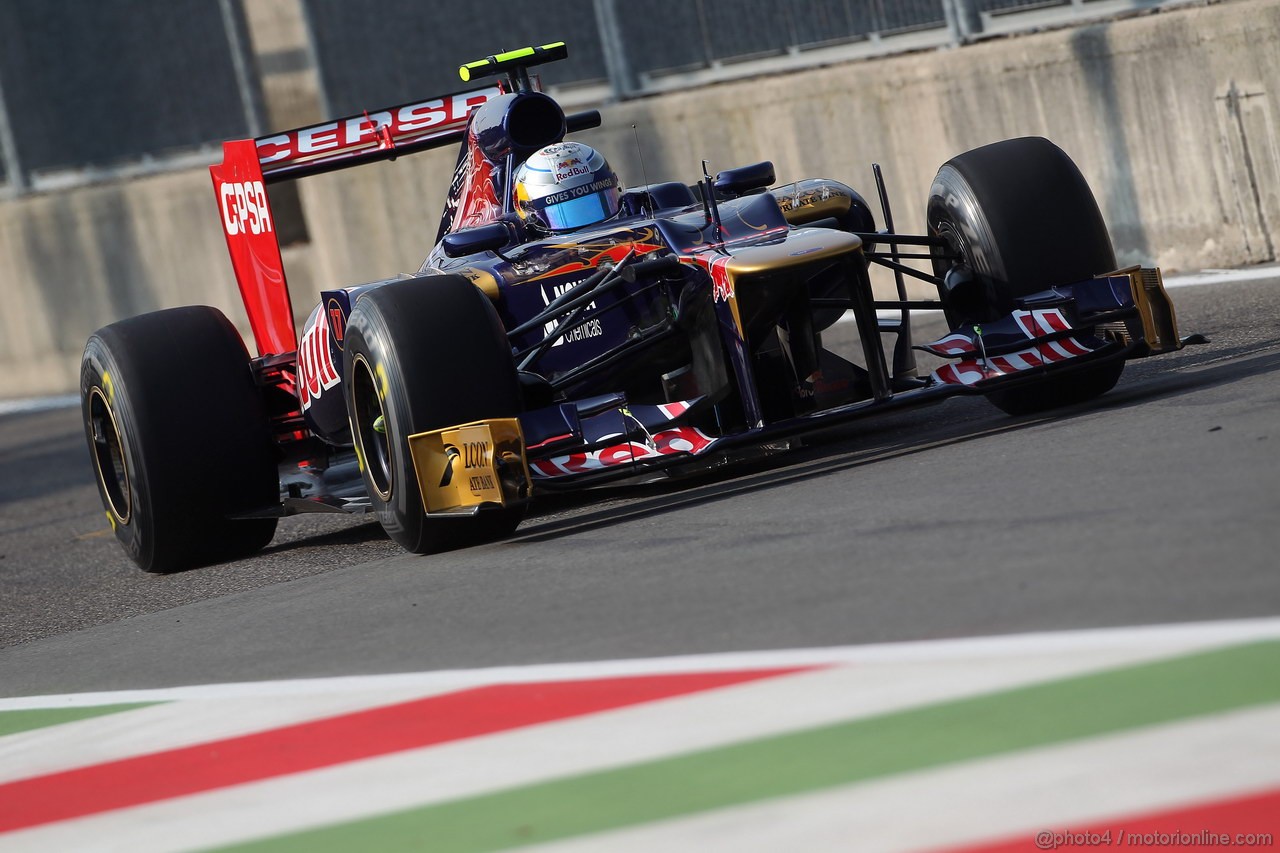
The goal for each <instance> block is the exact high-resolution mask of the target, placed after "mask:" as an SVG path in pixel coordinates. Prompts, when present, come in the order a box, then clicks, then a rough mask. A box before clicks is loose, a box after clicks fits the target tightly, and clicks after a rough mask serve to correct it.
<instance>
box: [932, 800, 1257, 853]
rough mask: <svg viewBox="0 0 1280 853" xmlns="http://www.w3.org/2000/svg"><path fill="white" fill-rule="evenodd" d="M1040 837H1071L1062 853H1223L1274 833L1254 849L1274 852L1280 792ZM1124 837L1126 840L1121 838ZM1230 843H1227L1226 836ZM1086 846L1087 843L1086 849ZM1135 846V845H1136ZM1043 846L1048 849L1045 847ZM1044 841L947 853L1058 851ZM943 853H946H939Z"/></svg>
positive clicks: (1033, 838)
mask: <svg viewBox="0 0 1280 853" xmlns="http://www.w3.org/2000/svg"><path fill="white" fill-rule="evenodd" d="M1108 831H1109V832H1110V833H1111V843H1110V845H1107V844H1100V843H1091V836H1092V837H1101V836H1103V835H1104V833H1107V832H1108ZM1038 832H1040V833H1047V834H1048V836H1049V838H1050V840H1051V841H1052V840H1053V838H1054V836H1053V833H1055V832H1057V833H1069V834H1070V836H1071V837H1070V838H1063V839H1062V840H1061V844H1059V845H1058V846H1057V849H1067V848H1068V846H1073V847H1075V848H1081V849H1083V848H1087V847H1103V848H1105V847H1108V846H1110V847H1115V848H1120V849H1125V850H1132V849H1136V848H1144V847H1145V848H1150V849H1153V850H1154V849H1177V850H1221V849H1223V848H1225V847H1234V846H1237V845H1239V844H1241V843H1242V840H1237V839H1236V837H1235V836H1236V835H1238V834H1257V833H1271V834H1272V840H1271V842H1270V843H1269V844H1255V845H1253V847H1254V849H1271V848H1272V847H1273V845H1274V844H1275V843H1276V839H1277V837H1280V789H1275V790H1271V791H1263V792H1262V793H1259V794H1250V795H1248V796H1243V797H1234V798H1232V799H1228V800H1216V801H1214V802H1209V803H1202V804H1200V805H1195V806H1187V807H1184V808H1178V809H1169V810H1167V811H1160V812H1147V813H1145V814H1139V815H1134V816H1131V817H1118V818H1112V819H1110V820H1108V821H1106V822H1105V823H1092V824H1087V825H1083V826H1081V825H1075V824H1073V825H1070V826H1053V827H1049V826H1046V827H1044V828H1043V829H1042V830H1038ZM1117 834H1123V836H1124V837H1123V838H1117ZM1224 835H1225V836H1227V837H1228V839H1229V840H1228V841H1227V843H1225V844H1223V843H1222V836H1224ZM1081 842H1084V843H1081ZM1131 842H1132V843H1131ZM1042 845H1043V846H1042ZM1053 846H1054V845H1053V843H1049V844H1045V842H1044V841H1043V839H1042V840H1041V841H1040V843H1037V832H1028V833H1025V834H1023V835H1020V836H1018V837H1016V838H1013V839H1005V840H1003V841H996V842H991V843H985V844H975V845H973V846H971V847H951V848H946V853H1021V851H1029V850H1037V849H1039V850H1045V849H1049V848H1051V847H1053ZM939 853H941V851H939Z"/></svg>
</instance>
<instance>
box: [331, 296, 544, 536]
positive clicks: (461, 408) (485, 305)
mask: <svg viewBox="0 0 1280 853" xmlns="http://www.w3.org/2000/svg"><path fill="white" fill-rule="evenodd" d="M343 359H344V364H343V367H344V374H343V375H344V377H345V378H344V381H343V386H344V390H345V394H346V400H347V412H348V414H349V415H350V417H351V435H352V438H353V440H354V441H355V443H356V451H357V453H358V454H359V458H360V468H361V471H362V473H363V475H364V482H365V487H366V488H367V489H368V491H369V500H370V502H371V503H372V504H373V508H374V510H375V511H376V512H377V515H378V520H379V521H380V522H381V523H382V526H383V528H384V529H385V530H386V531H387V534H388V535H389V536H390V537H391V538H392V539H394V540H395V541H396V542H397V543H399V544H400V545H401V546H402V547H404V548H405V549H406V550H408V551H411V552H413V553H415V554H426V553H430V552H432V551H440V550H443V549H446V548H451V547H454V546H456V545H459V544H463V543H466V542H469V541H478V540H484V539H494V538H499V537H501V536H505V535H507V534H509V533H510V532H511V531H513V530H515V528H516V526H517V525H519V523H520V521H521V520H522V519H523V518H524V513H525V507H524V506H523V505H520V506H513V507H507V508H504V509H500V510H485V511H483V512H481V513H478V514H476V515H474V516H465V517H458V518H428V517H427V515H426V512H425V509H424V507H423V505H422V494H421V492H420V491H419V489H418V482H417V479H416V475H415V472H414V466H413V458H412V457H411V456H410V453H409V442H408V437H409V436H410V435H414V434H416V433H420V432H428V431H430V430H434V429H441V428H443V427H448V426H454V425H457V424H463V423H468V422H471V421H478V420H486V419H491V418H512V417H515V416H516V415H518V414H519V413H520V410H521V395H520V386H519V381H518V380H517V378H516V369H515V362H514V361H513V360H512V357H511V349H510V345H509V343H508V342H507V335H506V332H505V330H504V329H503V327H502V323H501V321H500V320H499V319H498V315H497V312H496V311H495V310H494V308H493V305H492V304H491V303H490V302H489V299H488V297H486V296H485V295H484V293H483V292H481V291H480V289H479V288H477V287H476V286H475V285H474V284H472V283H471V282H469V281H467V280H466V279H465V278H462V277H461V276H455V275H441V276H431V277H429V278H425V279H424V278H417V279H412V280H406V281H402V282H395V283H392V284H387V285H383V286H382V287H379V288H377V289H376V290H372V291H370V292H369V293H367V294H365V295H363V296H361V297H360V299H359V301H357V302H356V304H355V306H354V307H353V308H352V311H351V316H350V318H348V321H347V329H346V344H345V349H344V354H343ZM379 418H382V422H381V425H380V428H375V423H377V421H378V419H379Z"/></svg>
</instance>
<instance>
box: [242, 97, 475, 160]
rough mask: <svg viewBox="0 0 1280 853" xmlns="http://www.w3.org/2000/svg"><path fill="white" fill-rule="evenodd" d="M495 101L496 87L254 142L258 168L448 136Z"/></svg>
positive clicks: (354, 117)
mask: <svg viewBox="0 0 1280 853" xmlns="http://www.w3.org/2000/svg"><path fill="white" fill-rule="evenodd" d="M497 95H498V89H497V88H496V87H495V88H491V89H482V90H478V91H474V92H462V93H460V94H457V95H452V96H450V97H447V98H435V99H433V100H430V101H420V102H419V103H416V104H406V105H405V106H403V107H396V108H395V109H393V110H383V111H380V112H376V113H366V114H364V115H359V116H352V117H350V118H346V119H341V120H339V121H331V122H327V123H325V124H316V125H312V126H310V127H304V128H300V129H298V130H291V131H289V132H288V133H281V134H278V135H276V136H268V137H264V138H262V139H259V140H257V147H258V161H259V162H260V163H261V164H262V165H263V166H270V165H271V164H273V163H278V164H284V163H289V162H292V161H294V160H301V159H308V158H311V157H318V156H323V155H326V154H337V153H340V152H343V151H347V150H350V149H352V148H361V147H366V146H370V145H372V146H378V145H381V146H383V147H385V145H386V140H387V138H388V137H390V138H391V139H392V140H396V139H399V138H401V137H410V138H412V137H416V136H423V135H426V134H428V133H433V132H440V131H446V130H450V129H453V128H455V127H458V126H461V125H462V124H464V123H465V122H466V119H467V115H468V114H469V113H470V112H471V111H472V110H473V109H475V108H476V107H478V106H480V105H481V104H483V103H485V102H486V101H488V100H489V99H490V98H493V97H496V96H497Z"/></svg>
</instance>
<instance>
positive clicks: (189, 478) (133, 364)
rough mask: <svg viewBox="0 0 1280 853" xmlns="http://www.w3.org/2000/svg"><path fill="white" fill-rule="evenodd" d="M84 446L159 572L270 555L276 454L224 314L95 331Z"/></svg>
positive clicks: (83, 382)
mask: <svg viewBox="0 0 1280 853" xmlns="http://www.w3.org/2000/svg"><path fill="white" fill-rule="evenodd" d="M80 401H81V404H80V405H81V414H82V416H83V418H84V425H85V438H86V439H87V441H88V444H89V455H90V458H91V460H92V464H93V470H94V473H95V476H96V478H97V481H98V492H99V494H100V495H101V497H102V503H103V506H104V508H105V509H106V513H107V519H108V521H109V522H110V523H111V526H112V528H114V530H115V533H116V538H117V539H119V540H120V543H121V544H122V545H123V546H124V549H125V551H126V552H127V553H128V555H129V557H130V558H131V559H132V560H133V561H134V562H135V563H137V564H138V566H139V567H140V568H142V569H143V570H144V571H148V572H174V571H179V570H182V569H188V568H194V567H196V566H202V565H208V564H211V563H216V562H222V561H225V560H233V559H236V558H239V557H243V556H246V555H248V554H251V553H253V552H254V551H258V550H260V549H261V548H263V547H265V546H266V544H267V543H268V542H270V541H271V537H272V536H274V535H275V529H276V518H275V517H269V518H249V519H244V518H231V517H230V516H235V515H244V514H249V513H253V512H262V511H269V510H270V509H271V508H272V507H273V506H275V505H278V504H279V502H280V479H279V472H278V469H277V462H276V448H275V445H274V442H273V440H272V436H271V429H270V424H269V421H268V419H267V413H266V409H265V407H264V404H263V400H262V395H261V393H260V392H259V390H258V388H257V387H256V385H255V384H254V381H253V374H252V372H251V371H250V368H249V354H248V352H246V350H245V347H244V342H243V341H242V340H241V339H240V334H239V333H238V332H237V331H236V329H235V327H234V326H232V325H231V323H230V321H228V320H227V318H226V317H224V316H223V315H222V313H221V312H220V311H218V310H217V309H216V308H209V307H207V306H193V307H188V308H174V309H170V310H167V311H156V312H154V313H151V314H143V315H141V316H139V317H132V318H130V319H128V320H121V321H120V322H118V323H112V324H111V325H109V326H106V327H104V328H101V329H99V330H98V331H96V332H94V333H93V335H92V336H91V337H90V338H89V342H88V344H86V346H85V350H84V358H83V360H82V362H81V366H80Z"/></svg>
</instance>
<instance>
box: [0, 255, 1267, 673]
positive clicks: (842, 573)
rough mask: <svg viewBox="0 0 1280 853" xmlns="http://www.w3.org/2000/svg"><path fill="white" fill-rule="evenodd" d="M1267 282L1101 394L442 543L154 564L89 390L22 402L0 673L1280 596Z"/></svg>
mask: <svg viewBox="0 0 1280 853" xmlns="http://www.w3.org/2000/svg"><path fill="white" fill-rule="evenodd" d="M1277 287H1280V275H1277V276H1276V277H1272V278H1266V279H1257V280H1253V281H1245V282H1225V281H1224V282H1222V283H1215V284H1212V285H1207V286H1197V287H1186V288H1179V289H1177V290H1174V291H1173V297H1174V300H1175V302H1176V304H1177V307H1178V312H1179V320H1180V323H1181V326H1182V331H1183V333H1184V334H1187V333H1190V332H1201V333H1203V334H1205V335H1207V336H1208V337H1209V338H1210V339H1211V341H1212V343H1211V344H1209V345H1207V346H1199V347H1190V348H1187V349H1185V350H1183V351H1182V352H1179V353H1176V354H1173V355H1167V356H1162V357H1158V358H1152V359H1148V360H1143V361H1136V362H1130V363H1129V365H1128V366H1127V368H1126V370H1125V374H1124V376H1123V377H1122V379H1121V380H1120V384H1119V385H1118V386H1117V387H1116V389H1115V390H1114V391H1112V392H1111V393H1109V394H1108V395H1106V396H1105V397H1104V398H1102V399H1100V400H1098V401H1095V402H1093V403H1090V404H1087V405H1082V406H1077V407H1072V408H1069V409H1065V410H1060V411H1058V412H1056V413H1052V414H1050V415H1043V416H1030V417H1022V418H1010V417H1008V416H1006V415H1004V414H1002V413H1001V412H999V411H998V410H996V409H994V408H993V407H991V406H990V405H989V404H987V403H986V402H985V401H983V400H982V399H980V398H960V399H953V400H950V401H948V402H946V403H943V404H942V405H939V406H935V407H929V408H924V409H917V410H909V411H902V412H898V413H893V414H889V415H887V416H884V417H881V418H879V419H870V420H865V421H862V422H860V423H855V424H853V425H850V426H847V427H842V428H840V429H839V430H837V431H833V432H830V433H827V434H824V435H823V436H821V437H818V438H816V439H812V440H808V441H806V443H805V445H804V446H803V447H800V448H797V449H794V450H792V451H791V452H789V453H786V454H782V455H778V456H774V457H771V458H769V459H767V460H763V461H758V462H755V463H752V464H750V465H747V466H744V467H740V468H738V469H735V470H731V471H727V472H724V473H723V474H722V475H720V476H717V477H715V478H712V479H699V480H694V481H684V482H667V483H661V484H654V485H647V486H640V487H636V486H632V487H627V488H613V489H606V490H596V491H592V492H589V493H586V494H583V495H579V496H576V497H573V498H556V499H553V500H549V501H546V502H544V503H543V504H541V505H540V506H539V508H538V509H537V510H536V511H535V512H534V513H533V515H532V516H531V517H530V519H529V520H528V521H526V522H525V524H524V525H523V526H522V527H521V528H520V530H519V531H518V532H517V534H516V535H515V536H514V537H512V538H511V539H509V540H507V541H505V542H500V543H494V544H488V545H482V546H477V547H472V548H467V549H463V550H458V551H454V552H450V553H446V554H437V555H432V556H427V557H417V556H413V555H408V554H405V553H403V552H401V551H400V550H399V549H398V548H397V547H396V546H395V545H394V544H392V543H391V542H390V541H389V540H387V539H386V538H385V537H384V536H383V534H382V532H381V529H380V528H379V527H378V525H377V524H376V522H373V521H369V520H366V519H363V518H347V517H327V516H302V517H296V518H291V519H286V520H285V521H283V522H282V523H281V526H280V532H279V533H278V534H277V536H276V539H275V541H274V542H273V543H272V544H271V546H270V547H269V548H268V549H267V550H266V551H264V552H263V553H262V554H261V555H259V556H257V557H255V558H253V559H249V560H244V561H241V562H239V563H235V564H228V565H221V566H214V567H209V568H204V569H199V570H195V571H191V572H185V573H182V574H177V575H171V576H152V575H147V574H145V573H143V572H141V571H138V570H137V569H136V568H134V567H133V565H132V564H131V563H130V562H128V560H127V559H126V558H125V557H124V555H123V552H122V551H121V550H120V549H119V547H118V545H117V544H116V543H115V541H114V539H113V537H112V536H111V534H110V532H109V531H108V530H107V528H106V525H105V520H104V517H103V512H102V509H101V507H100V504H99V502H98V498H97V494H96V492H95V490H94V487H93V483H92V480H91V474H90V468H89V463H88V458H87V453H86V451H85V448H84V445H83V442H84V439H83V436H82V434H81V427H80V424H79V416H78V410H76V409H67V408H62V409H55V410H51V411H43V412H31V413H25V414H7V415H2V416H0V512H2V513H3V516H2V520H0V696H21V695H34V694H43V693H62V692H71V691H82V690H109V689H124V688H142V687H160V686H172V685H182V684H199V683H208V682H216V681H251V680H260V679H276V678H300V677H311V676H330V675H355V674H371V673H394V672H408V671H422V670H433V669H446V668H458V667H477V666H491V665H506V664H521V663H545V662H558V661H587V660H605V659H613V658H633V657H653V656H662V655H676V654H688V653H699V652H717V651H737V650H757V649H775V648H797V647H816V646H834V645H849V644H857V643H867V642H880V641H894V640H913V639H928V638H943V637H959V636H977V635H988V634H998V633H1009V632H1021V631H1046V630H1057V629H1070V628H1088V627H1102V626H1121V625H1135V624H1153V623H1167V622H1183V621H1198V620H1212V619H1226V618H1235V617H1255V616H1271V615H1275V614H1277V613H1280V568H1278V566H1280V559H1277V551H1278V550H1280V489H1278V485H1280V296H1278V295H1277ZM918 337H919V336H918Z"/></svg>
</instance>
